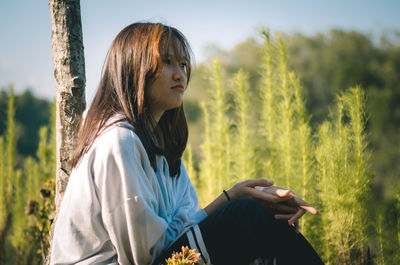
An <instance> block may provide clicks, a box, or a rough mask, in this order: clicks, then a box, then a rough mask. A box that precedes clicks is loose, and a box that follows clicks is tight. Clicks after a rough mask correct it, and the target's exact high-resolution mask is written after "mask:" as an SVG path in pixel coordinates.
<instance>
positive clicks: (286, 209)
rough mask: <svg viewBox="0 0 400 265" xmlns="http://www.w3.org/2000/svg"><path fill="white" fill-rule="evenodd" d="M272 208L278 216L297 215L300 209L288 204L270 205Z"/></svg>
mask: <svg viewBox="0 0 400 265" xmlns="http://www.w3.org/2000/svg"><path fill="white" fill-rule="evenodd" d="M270 208H272V209H273V210H274V211H275V212H276V213H277V214H294V213H297V211H298V209H299V208H298V207H295V206H292V205H288V204H286V203H275V204H273V205H270Z"/></svg>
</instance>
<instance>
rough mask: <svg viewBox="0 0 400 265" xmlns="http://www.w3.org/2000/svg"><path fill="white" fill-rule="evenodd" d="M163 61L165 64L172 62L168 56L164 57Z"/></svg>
mask: <svg viewBox="0 0 400 265" xmlns="http://www.w3.org/2000/svg"><path fill="white" fill-rule="evenodd" d="M163 63H164V64H171V60H170V59H168V58H164V59H163Z"/></svg>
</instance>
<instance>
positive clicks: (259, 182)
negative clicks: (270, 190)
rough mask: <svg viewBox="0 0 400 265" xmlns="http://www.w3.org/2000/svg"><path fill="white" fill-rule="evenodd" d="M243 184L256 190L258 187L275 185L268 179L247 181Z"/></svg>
mask: <svg viewBox="0 0 400 265" xmlns="http://www.w3.org/2000/svg"><path fill="white" fill-rule="evenodd" d="M243 184H245V185H246V187H251V188H254V187H256V186H261V187H269V186H272V185H274V182H273V181H272V180H268V179H248V180H245V181H244V182H243Z"/></svg>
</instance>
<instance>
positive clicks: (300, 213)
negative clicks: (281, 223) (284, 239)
mask: <svg viewBox="0 0 400 265" xmlns="http://www.w3.org/2000/svg"><path fill="white" fill-rule="evenodd" d="M305 213H306V211H305V210H303V209H299V210H298V211H297V213H295V214H294V215H293V216H292V217H291V218H290V219H289V221H288V224H289V225H293V224H294V223H295V222H296V221H297V220H299V219H300V217H302V216H303V215H304V214H305Z"/></svg>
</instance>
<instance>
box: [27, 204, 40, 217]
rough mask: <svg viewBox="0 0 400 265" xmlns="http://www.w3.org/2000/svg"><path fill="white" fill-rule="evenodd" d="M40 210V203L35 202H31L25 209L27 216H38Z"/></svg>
mask: <svg viewBox="0 0 400 265" xmlns="http://www.w3.org/2000/svg"><path fill="white" fill-rule="evenodd" d="M38 209H39V203H38V202H37V201H35V200H29V201H28V205H27V206H26V208H25V214H27V215H32V214H33V215H36V213H37V211H38Z"/></svg>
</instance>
